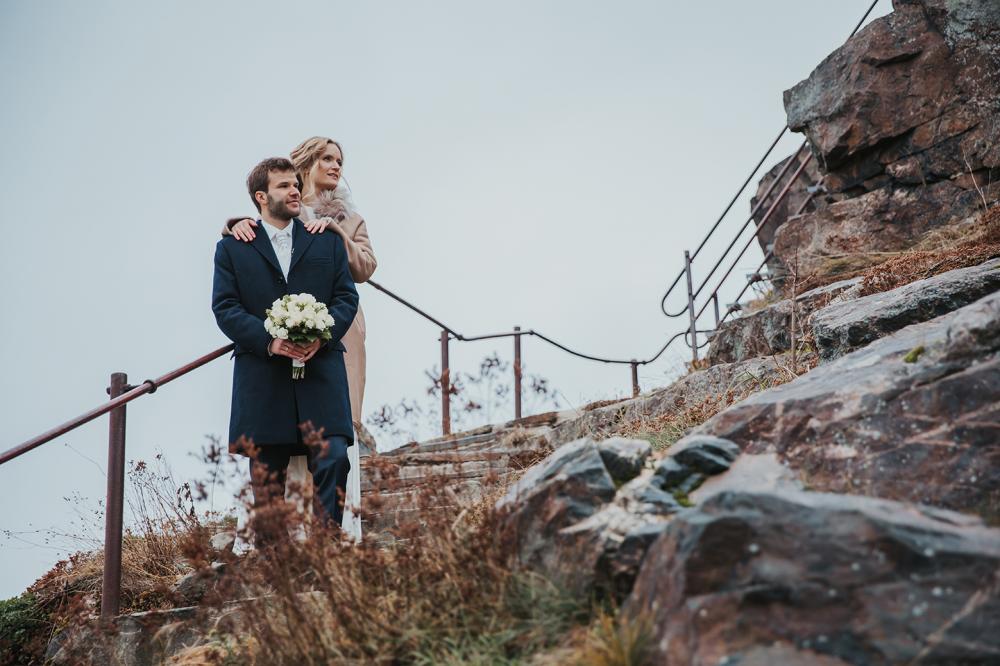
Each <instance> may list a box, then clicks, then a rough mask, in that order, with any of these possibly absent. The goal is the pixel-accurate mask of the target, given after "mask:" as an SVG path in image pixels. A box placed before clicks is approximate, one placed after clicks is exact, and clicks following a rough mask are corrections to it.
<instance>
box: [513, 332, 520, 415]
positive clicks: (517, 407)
mask: <svg viewBox="0 0 1000 666" xmlns="http://www.w3.org/2000/svg"><path fill="white" fill-rule="evenodd" d="M520 330H521V327H520V326H515V327H514V331H520ZM514 418H515V419H519V418H521V335H520V334H517V335H515V336H514Z"/></svg>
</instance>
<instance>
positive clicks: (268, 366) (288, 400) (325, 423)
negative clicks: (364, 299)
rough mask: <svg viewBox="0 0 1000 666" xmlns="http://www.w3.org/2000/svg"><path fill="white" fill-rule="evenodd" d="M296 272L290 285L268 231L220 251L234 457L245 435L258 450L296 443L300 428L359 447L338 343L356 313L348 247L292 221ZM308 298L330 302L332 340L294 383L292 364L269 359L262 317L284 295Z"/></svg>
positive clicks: (220, 306)
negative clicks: (231, 361) (308, 424)
mask: <svg viewBox="0 0 1000 666" xmlns="http://www.w3.org/2000/svg"><path fill="white" fill-rule="evenodd" d="M292 224H293V225H294V227H293V229H292V247H293V248H294V250H293V252H292V260H291V265H290V267H289V270H288V281H287V283H286V281H285V279H284V277H283V276H282V274H281V268H280V267H279V265H278V258H277V256H276V255H275V254H274V249H273V248H272V246H271V241H270V239H269V238H267V236H266V235H265V233H264V230H263V229H259V230H258V231H257V235H256V236H255V237H254V240H253V241H252V242H250V243H244V242H242V241H239V240H236V239H235V238H233V237H232V236H226V237H224V238H223V239H222V240H221V241H219V244H218V245H217V246H216V248H215V280H214V285H213V288H212V311H213V312H214V313H215V320H216V321H217V322H218V324H219V328H221V329H222V332H223V333H225V334H226V337H228V338H229V339H230V340H232V341H233V342H235V343H236V349H235V351H234V352H233V357H234V358H235V365H234V367H233V404H232V410H231V412H230V417H229V442H230V444H229V450H230V452H232V453H243V451H240V450H238V447H236V446H235V443H236V442H237V440H239V438H240V437H241V436H245V437H247V438H248V439H251V440H252V441H253V442H254V443H255V444H257V445H274V444H286V445H287V444H295V443H296V442H297V441H298V433H299V428H298V426H299V424H300V423H305V422H306V421H311V422H312V424H313V426H314V427H315V428H317V429H318V428H323V429H324V434H325V436H327V437H330V436H332V435H340V436H342V437H345V438H347V441H348V442H353V441H354V434H353V433H354V430H353V426H352V423H351V400H350V397H349V395H348V390H347V370H346V368H345V366H344V345H343V343H342V342H341V341H340V339H341V338H342V337H344V334H345V333H347V329H348V328H350V326H351V322H353V321H354V315H355V314H356V313H357V311H358V292H357V289H355V287H354V280H353V279H352V278H351V273H350V270H349V268H348V264H347V251H346V250H345V249H344V242H343V241H342V240H341V239H340V236H338V235H337V234H335V233H330V232H325V233H321V234H311V233H309V232H308V231H306V229H305V227H304V226H303V225H302V222H300V221H299V220H297V219H295V220H292ZM301 293H309V294H312V295H313V296H315V297H316V300H318V301H322V302H323V303H326V305H327V308H328V309H329V311H330V315H331V316H332V317H333V321H334V324H333V330H332V331H331V333H332V334H333V338H332V339H331V340H330V341H328V342H326V343H325V344H324V345H323V347H322V348H321V349H320V350H319V351H318V352H317V353H316V355H315V356H314V357H312V358H311V359H309V360H308V361H307V362H306V368H305V377H304V378H303V379H292V361H291V359H289V358H287V357H285V356H268V353H267V348H268V345H270V343H271V340H272V338H271V335H270V334H269V333H268V332H267V331H265V330H264V318H265V316H266V315H265V312H264V311H265V310H267V309H268V308H269V307H271V304H272V303H273V302H274V301H275V300H277V299H279V298H281V297H282V296H284V295H285V294H301Z"/></svg>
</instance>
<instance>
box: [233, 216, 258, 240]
mask: <svg viewBox="0 0 1000 666" xmlns="http://www.w3.org/2000/svg"><path fill="white" fill-rule="evenodd" d="M256 228H257V222H256V220H251V219H250V218H249V217H247V218H244V219H242V220H240V221H239V222H237V223H236V224H234V225H233V228H232V229H230V231H231V232H232V233H233V237H234V238H236V240H240V241H243V242H244V243H249V242H250V241H252V240H253V239H254V236H256V235H257V234H255V233H254V229H256Z"/></svg>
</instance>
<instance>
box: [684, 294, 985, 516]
mask: <svg viewBox="0 0 1000 666" xmlns="http://www.w3.org/2000/svg"><path fill="white" fill-rule="evenodd" d="M693 434H707V435H714V436H717V437H723V438H726V439H728V440H731V441H733V442H735V443H736V444H738V445H739V446H740V447H741V448H742V449H743V451H744V452H749V453H768V452H774V453H776V454H777V455H778V456H779V457H780V459H781V460H782V462H784V463H786V464H787V465H789V466H791V467H793V468H794V469H795V470H796V471H797V472H798V473H799V475H800V476H801V477H802V478H803V481H804V482H805V483H806V484H807V485H808V486H809V487H812V488H815V489H818V490H825V491H833V492H847V493H857V494H866V495H875V496H879V497H885V498H890V499H898V500H906V501H913V502H923V503H927V504H932V505H937V506H942V507H947V508H951V509H956V510H963V511H971V512H978V513H979V514H980V515H982V516H983V517H984V518H986V519H987V520H988V521H990V522H994V521H1000V292H995V293H993V294H991V295H989V296H986V297H984V298H982V299H980V300H979V301H976V302H975V303H973V304H971V305H967V306H965V307H964V308H961V309H959V310H957V311H955V312H952V313H950V314H946V315H942V316H940V317H937V318H935V319H932V320H930V321H927V322H924V323H921V324H914V325H912V326H908V327H906V328H904V329H902V330H900V331H897V332H895V333H893V334H891V335H889V336H887V337H885V338H882V339H881V340H878V341H876V342H873V343H872V344H870V345H869V346H867V347H864V348H862V349H859V350H857V351H855V352H852V353H850V354H847V355H845V356H843V357H841V358H839V359H837V360H835V361H833V362H831V363H827V364H824V365H821V366H819V367H818V368H816V369H814V370H812V371H811V372H809V373H807V374H806V375H804V376H802V377H799V378H798V379H795V380H793V381H791V382H789V383H787V384H783V385H781V386H777V387H775V388H771V389H768V390H766V391H761V392H759V393H756V394H754V395H751V396H749V397H748V398H746V399H744V400H743V401H741V402H739V403H737V404H735V405H733V406H731V407H729V408H728V409H726V410H724V411H722V412H721V413H719V414H717V415H716V416H714V417H713V418H711V419H709V420H708V421H706V422H705V423H704V424H702V425H701V426H700V427H699V428H697V429H695V431H694V433H693Z"/></svg>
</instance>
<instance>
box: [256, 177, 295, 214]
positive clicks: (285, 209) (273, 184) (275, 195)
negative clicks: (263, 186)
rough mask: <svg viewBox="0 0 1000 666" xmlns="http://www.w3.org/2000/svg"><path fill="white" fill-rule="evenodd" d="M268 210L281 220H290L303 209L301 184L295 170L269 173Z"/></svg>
mask: <svg viewBox="0 0 1000 666" xmlns="http://www.w3.org/2000/svg"><path fill="white" fill-rule="evenodd" d="M265 194H266V195H267V202H266V205H267V212H268V213H270V214H271V217H275V218H277V219H279V220H290V219H292V218H293V217H295V216H296V215H298V214H299V213H300V212H301V211H302V202H301V201H300V200H299V199H300V194H299V184H298V181H297V179H296V178H295V172H294V171H271V172H269V173H268V174H267V192H266V193H265Z"/></svg>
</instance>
